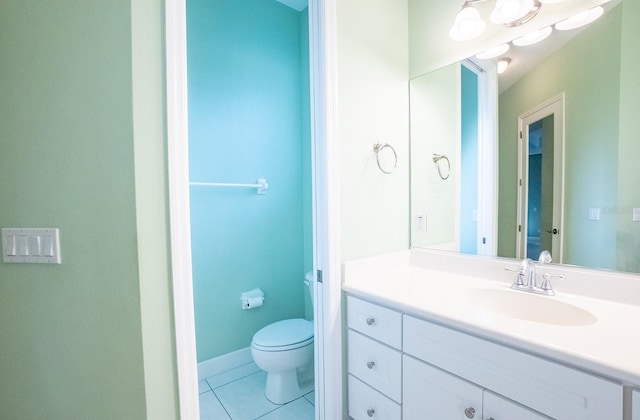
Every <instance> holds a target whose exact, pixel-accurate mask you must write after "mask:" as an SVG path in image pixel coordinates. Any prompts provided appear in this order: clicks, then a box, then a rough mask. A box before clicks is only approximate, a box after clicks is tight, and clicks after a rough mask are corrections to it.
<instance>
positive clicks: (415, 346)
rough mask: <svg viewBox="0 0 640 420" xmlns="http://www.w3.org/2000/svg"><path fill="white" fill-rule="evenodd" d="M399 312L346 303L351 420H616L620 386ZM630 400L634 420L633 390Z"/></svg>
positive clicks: (639, 405)
mask: <svg viewBox="0 0 640 420" xmlns="http://www.w3.org/2000/svg"><path fill="white" fill-rule="evenodd" d="M390 306H392V305H390ZM399 308H400V307H399ZM399 308H398V309H397V310H395V309H391V308H388V307H384V306H381V305H378V304H374V303H371V302H368V301H367V300H365V299H360V298H356V297H354V296H351V295H349V296H348V297H347V316H348V333H347V334H348V367H349V369H348V371H349V378H348V386H349V394H348V397H349V404H348V406H349V415H350V416H351V418H353V419H355V420H361V419H362V420H368V419H394V420H399V419H405V420H414V419H420V418H424V419H434V420H440V419H460V420H465V419H481V420H491V419H492V420H513V419H518V420H548V419H561V420H565V419H580V420H602V419H607V420H622V419H623V394H624V392H623V391H624V389H623V386H622V384H621V383H618V382H614V381H611V380H609V379H606V378H604V377H601V376H597V375H594V374H591V373H589V372H587V371H584V370H581V369H578V368H575V367H571V366H568V365H565V364H563V363H559V362H555V361H552V360H550V359H547V358H544V357H540V356H537V355H534V354H532V353H529V352H526V351H522V350H519V349H516V348H514V347H510V346H506V345H502V344H498V343H496V342H494V341H491V340H488V339H485V338H481V337H479V336H477V335H471V334H468V333H466V332H463V331H459V330H457V329H453V328H449V327H447V326H444V325H441V324H438V323H434V322H431V321H427V320H426V319H423V318H420V317H416V316H414V315H412V314H406V313H403V312H402V311H401V309H399ZM632 401H633V403H632V410H633V414H632V417H631V419H632V420H640V390H637V389H636V390H634V392H633V396H632Z"/></svg>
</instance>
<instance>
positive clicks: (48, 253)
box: [42, 235, 54, 257]
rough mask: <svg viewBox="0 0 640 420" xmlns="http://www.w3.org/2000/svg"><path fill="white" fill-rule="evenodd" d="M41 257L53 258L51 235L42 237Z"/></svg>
mask: <svg viewBox="0 0 640 420" xmlns="http://www.w3.org/2000/svg"><path fill="white" fill-rule="evenodd" d="M42 255H44V256H45V257H53V255H54V251H53V237H52V236H51V235H42Z"/></svg>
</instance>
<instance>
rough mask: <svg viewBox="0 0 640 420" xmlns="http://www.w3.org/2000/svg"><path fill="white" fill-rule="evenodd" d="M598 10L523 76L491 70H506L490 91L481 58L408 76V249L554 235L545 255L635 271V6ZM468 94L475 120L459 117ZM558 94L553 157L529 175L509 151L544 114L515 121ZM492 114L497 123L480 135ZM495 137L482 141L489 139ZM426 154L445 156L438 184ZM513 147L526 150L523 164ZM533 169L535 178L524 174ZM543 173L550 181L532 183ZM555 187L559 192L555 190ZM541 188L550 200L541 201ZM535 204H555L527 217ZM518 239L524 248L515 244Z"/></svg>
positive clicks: (470, 246) (638, 240) (467, 247)
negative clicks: (472, 80)
mask: <svg viewBox="0 0 640 420" xmlns="http://www.w3.org/2000/svg"><path fill="white" fill-rule="evenodd" d="M607 9H608V11H607V13H606V14H605V15H604V16H603V17H602V18H600V19H599V20H598V21H596V22H594V23H592V24H591V25H589V26H588V27H586V28H585V29H583V30H582V31H581V32H580V33H579V34H578V35H576V36H575V37H573V38H572V39H570V40H569V41H568V42H566V43H565V44H564V45H563V46H562V47H560V48H559V49H558V48H556V49H555V51H554V52H552V53H550V54H548V53H547V56H546V58H544V60H543V61H541V62H539V63H538V64H537V65H536V66H535V67H534V68H533V69H532V70H531V71H530V72H528V73H527V74H525V75H524V76H522V77H520V78H519V79H518V80H509V86H508V87H505V86H503V76H505V77H504V78H505V79H508V76H507V75H508V73H509V70H507V72H506V73H505V74H504V75H501V76H500V79H499V84H500V87H499V89H495V88H492V87H491V83H490V79H491V77H493V76H495V70H494V69H493V68H490V67H491V66H493V63H492V62H490V61H487V62H483V61H478V60H476V62H477V64H479V65H480V67H485V69H484V70H485V71H481V70H478V69H477V68H476V67H475V66H474V65H473V63H471V62H465V64H464V65H463V64H462V63H454V64H451V65H449V66H446V67H443V68H441V69H439V70H437V71H434V72H430V73H428V74H426V75H423V76H419V77H417V78H414V79H412V80H411V82H410V98H411V115H410V118H411V211H412V215H411V221H412V227H411V233H412V237H411V242H412V246H421V247H435V248H440V249H448V250H453V251H460V252H470V253H479V254H487V255H498V256H502V257H514V258H516V257H518V258H521V257H523V256H525V255H527V254H526V249H527V248H531V249H532V250H533V249H534V247H535V243H536V241H549V236H550V237H551V240H556V241H557V242H559V245H557V246H558V247H559V248H558V249H556V245H552V246H549V247H548V248H553V251H554V252H553V254H554V255H553V256H554V261H555V262H561V263H564V264H572V265H579V266H585V267H592V268H604V269H614V270H620V271H630V272H640V220H638V219H640V188H638V186H637V180H638V179H639V178H640V167H638V165H637V163H636V160H637V158H636V157H637V156H640V139H639V138H638V129H637V123H635V121H634V120H635V118H637V117H636V114H637V111H638V109H640V99H639V97H640V92H639V90H640V87H639V84H640V81H639V77H638V76H637V74H635V73H637V68H638V66H640V45H639V43H638V41H637V40H638V39H639V38H640V34H638V30H637V24H636V22H637V19H638V18H640V5H639V4H638V2H633V1H626V2H622V3H618V4H616V5H610V6H609V7H608V8H607ZM623 11H624V13H623ZM543 42H544V41H543ZM494 60H495V59H494ZM516 60H517V58H515V57H512V61H513V62H514V63H515V62H516ZM467 71H470V72H471V73H473V74H476V75H479V76H477V78H476V81H477V88H474V87H473V86H472V87H468V84H467V82H465V81H464V78H463V76H464V75H465V74H468V73H467ZM487 77H488V78H489V82H487V80H486V78H487ZM492 89H495V92H500V93H499V97H498V100H497V106H496V105H493V108H492V105H491V101H490V100H487V97H489V98H490V96H491V93H492V92H494V91H492ZM469 91H471V93H469ZM474 94H475V95H477V96H478V101H477V102H476V104H477V106H478V111H477V118H478V120H477V122H475V123H474V122H473V119H471V122H468V121H467V120H468V114H466V113H468V112H469V111H468V108H469V106H468V103H469V101H471V102H473V99H468V98H469V97H471V98H472V97H473V95H474ZM559 95H561V96H562V97H563V98H564V99H563V100H564V105H563V109H562V111H563V112H564V115H563V116H562V117H560V119H561V120H562V121H557V120H558V115H556V114H553V115H554V116H553V119H554V122H553V124H552V125H553V126H554V127H555V130H558V124H557V123H559V122H561V123H562V124H561V125H560V126H559V127H560V128H559V130H561V131H560V132H554V135H553V138H554V140H555V139H556V138H557V136H558V135H559V134H563V135H564V146H563V147H562V148H561V152H562V153H564V155H562V156H560V157H558V156H557V155H554V156H553V160H552V161H550V162H551V163H550V165H551V167H554V169H553V170H551V169H547V170H546V171H545V170H544V167H545V166H546V167H547V168H549V166H548V165H549V163H543V162H544V161H543V160H541V161H540V165H541V166H540V167H541V168H542V169H541V172H540V171H539V172H537V175H536V173H533V172H531V171H532V170H533V168H535V167H538V163H537V162H536V160H537V159H539V157H536V155H538V154H539V151H536V150H534V152H533V156H532V157H531V156H529V153H528V152H527V153H524V154H523V153H521V154H520V155H519V148H521V149H523V150H526V151H528V150H529V146H528V144H529V142H530V141H533V142H535V141H536V140H535V138H537V137H536V136H538V134H537V133H539V131H538V132H536V131H535V129H536V128H537V126H539V125H542V126H546V125H547V123H546V122H545V120H544V119H543V118H544V116H543V117H541V118H538V119H536V120H532V121H525V118H526V117H527V116H530V115H532V113H533V111H536V110H537V109H539V108H540V107H541V106H543V105H544V104H547V103H549V102H550V101H552V100H553V99H554V98H557V97H559ZM465 98H467V99H465ZM496 109H497V111H495V110H496ZM465 110H466V111H465ZM492 110H493V112H491V111H492ZM491 117H493V118H491ZM540 120H542V121H543V122H542V123H538V121H540ZM465 121H466V122H465ZM496 121H498V122H499V125H498V127H497V128H495V129H494V130H493V133H492V128H491V124H495V123H496ZM525 123H526V124H525ZM470 127H471V128H470ZM474 127H475V130H477V132H478V134H477V137H476V138H475V145H476V149H477V150H476V151H475V152H474V151H473V148H471V149H469V148H468V146H464V144H465V140H464V137H465V133H466V135H467V136H471V137H473V136H474V134H473V129H474ZM521 131H522V136H521V134H520V132H521ZM469 133H471V134H469ZM496 133H497V136H496ZM492 134H493V136H492ZM496 137H497V139H498V140H497V144H495V149H492V144H493V143H492V142H491V139H492V138H493V139H495V138H496ZM520 137H522V140H520ZM467 142H468V140H467ZM525 142H526V143H525ZM542 144H543V145H544V140H543V143H542ZM525 145H526V147H525ZM543 147H544V146H543ZM487 149H489V150H488V151H487ZM534 149H535V147H534ZM554 150H556V149H555V148H554ZM433 153H438V154H446V155H447V156H448V157H449V160H450V162H451V176H450V177H449V179H447V180H446V181H445V180H442V179H440V177H439V176H438V173H437V167H435V166H434V163H433V161H432V159H431V156H432V155H433ZM474 153H475V155H474ZM522 155H526V156H527V160H526V164H523V163H522V161H523V158H522ZM542 156H544V152H543V154H542ZM492 157H494V158H495V160H496V161H497V162H492V161H491V158H492ZM558 166H559V169H558V168H557V167H558ZM525 170H526V176H525V174H523V171H525ZM530 170H531V171H530ZM492 171H494V172H492ZM558 171H559V172H558ZM495 173H497V175H492V174H495ZM551 175H553V176H551ZM492 176H493V177H494V178H495V181H494V178H492ZM523 176H524V178H525V182H524V184H525V185H524V186H522V187H521V185H520V184H521V183H522V181H521V180H522V179H523ZM536 176H538V177H539V178H540V181H541V182H540V183H539V184H535V183H534V182H533V181H531V182H529V181H530V180H531V178H535V177H536ZM551 179H553V180H554V181H555V184H557V182H558V181H559V182H560V184H559V185H560V186H553V187H549V186H547V187H544V185H546V184H548V183H549V181H551ZM529 184H534V186H530V185H529ZM474 185H475V188H474ZM535 185H539V186H540V187H539V188H541V190H540V195H538V192H536V191H534V190H535ZM551 185H554V184H553V182H551ZM483 188H486V189H487V190H486V191H484V190H483ZM531 188H533V189H534V190H532V189H531ZM549 188H551V189H552V192H549V191H548V190H549ZM561 188H563V190H564V192H563V193H562V194H558V193H559V190H560V189H561ZM492 189H494V190H495V192H492ZM549 194H551V198H546V199H544V197H545V196H549ZM492 197H495V198H492ZM519 197H520V198H519ZM525 199H526V200H525ZM487 200H488V201H490V203H487ZM537 200H538V201H537ZM483 201H484V202H483ZM544 201H546V202H547V203H552V204H551V209H552V210H550V211H551V213H553V212H554V210H553V209H559V210H555V211H556V212H559V215H558V216H557V217H559V218H560V219H559V220H554V219H553V218H552V219H551V221H550V222H549V221H544V218H545V216H544V215H543V216H542V218H537V216H535V215H534V217H531V214H532V213H542V212H543V209H544V208H545V207H544V206H545V204H544ZM519 209H520V211H519ZM524 210H526V211H524ZM545 211H546V210H545ZM523 214H524V216H523ZM547 218H548V217H547ZM417 220H421V221H422V222H421V223H420V224H417V223H416V221H417ZM554 229H556V230H557V233H555V234H554V233H553V232H554ZM547 231H550V233H549V234H547ZM528 236H530V237H531V240H530V241H529V244H532V245H529V246H527V245H521V243H522V242H523V239H522V238H524V242H525V243H527V237H528ZM470 238H471V239H470ZM532 252H533V251H532Z"/></svg>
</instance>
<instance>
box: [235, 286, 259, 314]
mask: <svg viewBox="0 0 640 420" xmlns="http://www.w3.org/2000/svg"><path fill="white" fill-rule="evenodd" d="M240 302H241V304H242V309H253V308H257V307H259V306H262V304H263V303H264V292H263V291H262V289H260V288H259V287H256V288H255V289H253V290H249V291H248V292H242V294H241V295H240Z"/></svg>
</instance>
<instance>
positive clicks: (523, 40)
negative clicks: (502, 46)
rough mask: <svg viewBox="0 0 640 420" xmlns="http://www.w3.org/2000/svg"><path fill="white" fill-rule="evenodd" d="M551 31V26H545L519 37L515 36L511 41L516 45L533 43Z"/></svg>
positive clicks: (522, 45) (521, 45)
mask: <svg viewBox="0 0 640 420" xmlns="http://www.w3.org/2000/svg"><path fill="white" fill-rule="evenodd" d="M552 31H553V29H551V26H547V27H546V28H542V29H538V30H537V31H533V32H530V33H528V34H526V35H524V36H521V37H520V38H516V39H514V40H513V41H511V42H512V43H513V45H515V46H517V47H524V46H525V45H533V44H535V43H537V42H540V41H542V40H543V39H545V38H547V37H548V36H549V35H551V32H552Z"/></svg>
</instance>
